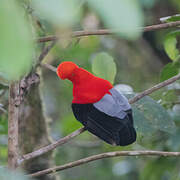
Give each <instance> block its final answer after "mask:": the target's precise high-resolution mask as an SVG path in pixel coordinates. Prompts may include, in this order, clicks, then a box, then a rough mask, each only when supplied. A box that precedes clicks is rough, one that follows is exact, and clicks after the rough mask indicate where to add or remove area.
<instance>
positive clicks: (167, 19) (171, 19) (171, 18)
mask: <svg viewBox="0 0 180 180" xmlns="http://www.w3.org/2000/svg"><path fill="white" fill-rule="evenodd" d="M160 21H161V22H174V21H180V14H176V15H173V16H166V17H162V18H160Z"/></svg>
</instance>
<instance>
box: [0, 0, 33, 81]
mask: <svg viewBox="0 0 180 180" xmlns="http://www.w3.org/2000/svg"><path fill="white" fill-rule="evenodd" d="M0 27H1V28H0V39H1V40H0V71H1V72H2V73H4V74H6V77H8V79H12V80H15V79H18V78H19V77H20V76H21V75H23V74H24V73H27V72H28V71H29V69H30V67H31V65H32V52H33V41H32V39H33V37H32V33H31V32H30V29H31V28H30V27H29V25H28V23H27V21H26V19H25V18H24V12H23V10H22V9H21V8H20V7H19V6H18V5H17V4H16V3H15V1H11V0H1V1H0Z"/></svg>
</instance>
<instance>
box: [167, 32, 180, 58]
mask: <svg viewBox="0 0 180 180" xmlns="http://www.w3.org/2000/svg"><path fill="white" fill-rule="evenodd" d="M179 35H180V30H177V31H173V32H170V33H168V34H167V35H166V37H165V40H164V49H165V51H166V53H167V55H168V56H169V58H170V59H171V60H172V61H175V60H177V59H178V58H179V57H180V51H179V49H177V47H176V45H177V39H176V38H177V36H179Z"/></svg>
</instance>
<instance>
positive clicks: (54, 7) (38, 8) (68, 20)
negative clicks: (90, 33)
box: [32, 0, 80, 26]
mask: <svg viewBox="0 0 180 180" xmlns="http://www.w3.org/2000/svg"><path fill="white" fill-rule="evenodd" d="M32 6H33V8H34V9H35V13H36V15H38V16H39V17H40V18H42V19H47V20H48V21H49V22H51V23H53V24H55V25H61V26H69V25H72V24H74V23H75V22H77V21H79V18H80V5H79V3H78V1H74V0H38V1H37V0H32Z"/></svg>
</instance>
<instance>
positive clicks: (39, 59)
mask: <svg viewBox="0 0 180 180" xmlns="http://www.w3.org/2000/svg"><path fill="white" fill-rule="evenodd" d="M56 42H57V41H56V40H53V41H52V43H51V44H50V45H49V46H47V47H46V48H44V49H43V51H42V52H41V54H40V56H39V58H38V63H40V62H41V61H42V60H43V59H44V58H45V56H46V55H47V54H48V52H49V51H50V50H51V49H52V48H53V47H54V45H55V44H56Z"/></svg>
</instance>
